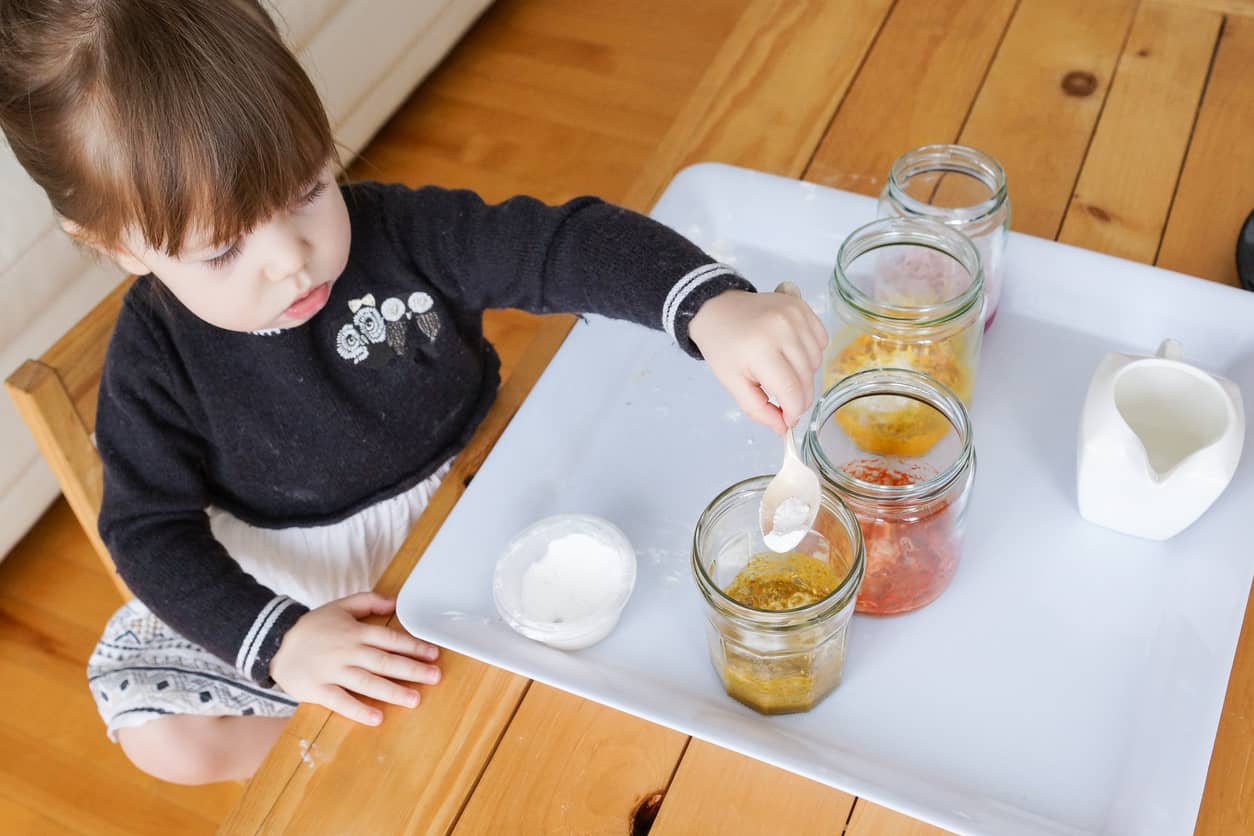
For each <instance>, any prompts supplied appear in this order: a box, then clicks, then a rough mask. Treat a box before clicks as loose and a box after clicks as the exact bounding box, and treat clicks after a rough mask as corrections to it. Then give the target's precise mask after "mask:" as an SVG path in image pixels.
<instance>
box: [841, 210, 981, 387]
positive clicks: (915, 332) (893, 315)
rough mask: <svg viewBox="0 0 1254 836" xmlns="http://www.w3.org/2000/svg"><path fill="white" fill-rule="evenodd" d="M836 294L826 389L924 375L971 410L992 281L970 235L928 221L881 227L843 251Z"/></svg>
mask: <svg viewBox="0 0 1254 836" xmlns="http://www.w3.org/2000/svg"><path fill="white" fill-rule="evenodd" d="M830 295H831V305H830V306H829V307H830V313H829V322H828V332H829V333H830V334H831V339H830V340H829V342H828V345H827V351H826V354H825V355H824V360H823V388H824V389H830V388H831V387H833V386H835V385H837V384H838V383H840V382H841V381H842V380H844V378H845V377H847V376H848V375H851V374H853V373H855V372H860V371H862V370H863V369H888V368H903V369H914V370H915V371H920V372H924V373H926V374H929V375H931V376H932V377H934V378H936V379H937V380H939V381H940V382H941V383H944V384H945V385H946V386H948V387H949V388H950V389H952V390H953V391H954V392H956V393H957V394H958V397H959V398H961V399H962V400H963V402H964V403H967V404H970V402H971V396H972V395H973V393H974V391H975V374H976V367H977V366H978V365H979V359H980V343H981V342H982V340H983V336H984V329H983V327H982V325H981V320H980V310H981V304H982V301H981V300H982V298H983V276H982V273H981V269H980V256H979V253H977V252H976V250H975V245H973V244H972V243H971V241H970V240H969V239H967V238H966V236H964V235H963V234H962V233H961V232H957V231H955V230H953V229H950V228H949V227H947V226H944V225H943V224H940V223H937V222H936V221H930V220H923V219H919V218H882V219H880V220H878V221H872V222H871V223H869V224H867V225H866V226H863V227H860V228H859V229H856V230H854V231H853V233H852V234H851V235H850V236H849V237H848V238H846V239H845V242H844V243H843V244H841V246H840V251H839V252H838V253H837V255H836V268H835V270H833V271H832V280H831V285H830Z"/></svg>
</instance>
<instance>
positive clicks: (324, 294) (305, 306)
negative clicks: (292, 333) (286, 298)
mask: <svg viewBox="0 0 1254 836" xmlns="http://www.w3.org/2000/svg"><path fill="white" fill-rule="evenodd" d="M330 295H331V283H330V282H324V283H323V284H320V285H318V286H317V287H315V288H313V289H311V290H310V291H309V292H308V293H306V294H305V295H304V296H301V297H299V298H298V299H297V300H296V301H295V302H293V303H292V304H291V305H288V307H287V310H285V311H284V312H283V316H284V317H285V318H288V319H308V318H309V317H311V316H313V315H314V314H316V313H317V312H318V311H320V310H322V306H323V305H325V304H326V303H327V298H328V297H330Z"/></svg>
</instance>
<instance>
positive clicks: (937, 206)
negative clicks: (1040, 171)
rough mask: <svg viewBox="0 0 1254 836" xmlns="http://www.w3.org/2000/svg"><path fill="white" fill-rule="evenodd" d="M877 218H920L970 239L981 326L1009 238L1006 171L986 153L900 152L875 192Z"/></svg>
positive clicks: (990, 311) (997, 296)
mask: <svg viewBox="0 0 1254 836" xmlns="http://www.w3.org/2000/svg"><path fill="white" fill-rule="evenodd" d="M879 216H880V217H881V218H924V219H927V220H932V221H936V222H938V223H942V224H945V225H946V226H948V227H950V228H951V229H955V230H957V231H959V232H961V233H962V234H963V235H965V236H967V237H968V238H970V239H971V242H972V243H973V244H975V248H976V249H977V250H978V251H979V253H980V262H981V264H982V267H983V270H984V310H983V322H984V327H985V329H987V328H988V327H989V326H990V325H992V323H993V318H994V317H996V316H997V305H998V302H999V301H1000V300H1001V289H1002V283H1003V281H1004V279H1005V276H1004V256H1005V251H1006V241H1007V239H1008V238H1009V236H1010V195H1009V193H1008V192H1007V190H1006V172H1005V171H1004V170H1003V169H1002V167H1001V164H1000V163H998V162H997V160H995V159H993V157H991V156H990V155H988V154H986V153H984V152H983V151H979V150H977V149H975V148H969V147H967V146H965V145H924V146H922V147H919V148H915V149H912V150H910V151H907V152H906V153H904V154H902V155H901V156H900V157H898V158H897V161H896V162H894V163H893V165H892V168H891V169H889V172H888V181H887V183H886V185H885V186H884V191H883V192H882V193H881V194H880V202H879Z"/></svg>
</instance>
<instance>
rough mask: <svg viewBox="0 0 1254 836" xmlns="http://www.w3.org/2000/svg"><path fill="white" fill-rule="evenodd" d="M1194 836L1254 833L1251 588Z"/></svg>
mask: <svg viewBox="0 0 1254 836" xmlns="http://www.w3.org/2000/svg"><path fill="white" fill-rule="evenodd" d="M1195 832H1196V834H1197V836H1224V835H1225V834H1229V833H1246V834H1248V833H1254V586H1251V588H1250V595H1249V599H1248V600H1247V601H1246V604H1245V623H1244V625H1243V626H1242V628H1241V640H1240V642H1239V643H1238V644H1237V655H1236V658H1235V659H1234V660H1233V663H1232V674H1231V677H1230V678H1229V680H1228V695H1227V697H1226V698H1225V700H1224V707H1223V713H1222V714H1220V715H1219V731H1218V733H1217V735H1216V737H1215V748H1214V750H1213V751H1212V752H1211V758H1210V771H1209V772H1208V773H1207V776H1206V790H1205V792H1203V794H1202V809H1201V812H1200V813H1199V814H1198V817H1197V830H1196V831H1195Z"/></svg>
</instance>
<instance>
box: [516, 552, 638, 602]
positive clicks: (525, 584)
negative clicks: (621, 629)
mask: <svg viewBox="0 0 1254 836" xmlns="http://www.w3.org/2000/svg"><path fill="white" fill-rule="evenodd" d="M626 583H627V576H626V573H625V571H624V568H623V559H622V557H621V556H620V555H619V553H618V551H617V550H616V549H615V548H614V547H613V546H612V545H610V544H608V543H605V542H604V541H602V540H598V539H597V538H596V537H592V536H590V535H587V534H565V535H562V536H561V537H557V538H555V539H554V540H553V541H552V542H550V543H549V544H548V547H547V549H546V550H545V553H544V555H543V556H542V557H541V558H540V559H539V560H537V561H536V562H535V563H533V564H531V565H530V566H528V567H527V570H526V571H525V572H524V573H523V578H522V600H521V604H522V614H523V616H524V617H526V618H527V619H529V620H532V621H540V622H550V623H555V624H560V623H563V622H570V621H576V620H578V619H581V618H586V617H587V616H590V615H594V614H596V613H597V612H599V611H601V610H604V609H605V608H606V607H608V606H610V605H611V604H613V602H614V599H615V598H616V597H617V596H618V594H619V593H620V592H621V591H622V589H623V587H624V585H626Z"/></svg>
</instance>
